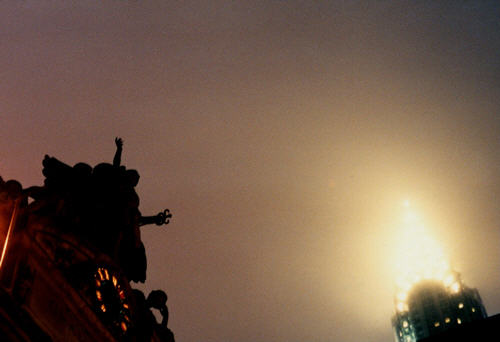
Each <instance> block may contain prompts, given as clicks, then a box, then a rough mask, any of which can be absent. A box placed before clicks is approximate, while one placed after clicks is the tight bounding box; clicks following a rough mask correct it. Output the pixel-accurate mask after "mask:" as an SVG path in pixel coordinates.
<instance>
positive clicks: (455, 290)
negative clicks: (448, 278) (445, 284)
mask: <svg viewBox="0 0 500 342" xmlns="http://www.w3.org/2000/svg"><path fill="white" fill-rule="evenodd" d="M459 291H460V284H459V283H453V284H452V285H451V292H452V293H458V292H459Z"/></svg>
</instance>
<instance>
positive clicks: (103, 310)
mask: <svg viewBox="0 0 500 342" xmlns="http://www.w3.org/2000/svg"><path fill="white" fill-rule="evenodd" d="M101 311H102V312H106V305H104V304H102V305H101Z"/></svg>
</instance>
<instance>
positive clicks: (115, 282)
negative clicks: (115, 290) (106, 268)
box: [112, 276, 118, 287]
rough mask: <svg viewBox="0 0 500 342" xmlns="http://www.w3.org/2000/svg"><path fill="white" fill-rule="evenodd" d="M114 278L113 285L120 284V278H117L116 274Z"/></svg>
mask: <svg viewBox="0 0 500 342" xmlns="http://www.w3.org/2000/svg"><path fill="white" fill-rule="evenodd" d="M112 279H113V285H114V286H115V287H116V284H118V279H116V277H115V276H113V277H112Z"/></svg>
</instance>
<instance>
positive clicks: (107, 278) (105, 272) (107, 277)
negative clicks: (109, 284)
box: [104, 268, 109, 280]
mask: <svg viewBox="0 0 500 342" xmlns="http://www.w3.org/2000/svg"><path fill="white" fill-rule="evenodd" d="M104 274H106V280H109V273H108V269H107V268H105V269H104Z"/></svg>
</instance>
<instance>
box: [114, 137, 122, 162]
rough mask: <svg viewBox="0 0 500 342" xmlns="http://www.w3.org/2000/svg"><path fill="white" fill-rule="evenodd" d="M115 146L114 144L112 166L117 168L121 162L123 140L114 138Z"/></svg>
mask: <svg viewBox="0 0 500 342" xmlns="http://www.w3.org/2000/svg"><path fill="white" fill-rule="evenodd" d="M115 144H116V152H115V157H114V158H113V166H116V167H118V166H120V163H121V160H122V150H123V140H122V139H121V138H118V137H116V138H115Z"/></svg>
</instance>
